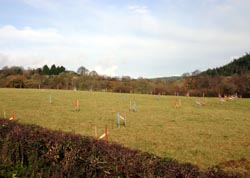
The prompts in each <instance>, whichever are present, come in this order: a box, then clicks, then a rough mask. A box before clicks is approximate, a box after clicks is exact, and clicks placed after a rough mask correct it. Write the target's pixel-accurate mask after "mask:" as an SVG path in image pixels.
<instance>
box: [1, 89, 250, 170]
mask: <svg viewBox="0 0 250 178" xmlns="http://www.w3.org/2000/svg"><path fill="white" fill-rule="evenodd" d="M50 94H51V95H52V104H50V103H49V95H50ZM130 98H131V100H132V101H133V99H134V98H135V99H136V103H137V112H136V113H134V112H129V110H128V108H129V101H130ZM175 98H176V97H173V96H161V97H160V98H159V97H158V96H152V95H132V94H119V93H98V92H83V91H76V92H74V91H62V90H40V91H39V90H31V89H28V90H27V89H26V90H19V89H18V90H16V89H0V107H1V110H2V111H1V113H0V116H2V115H3V110H5V111H6V113H7V116H8V117H10V115H11V112H12V111H14V112H15V116H16V118H17V119H19V121H20V122H23V123H34V124H38V125H41V126H44V127H47V128H50V129H56V130H64V131H69V132H75V133H80V134H84V135H90V136H94V135H95V131H94V126H95V125H96V126H97V132H98V135H101V134H103V133H104V126H105V125H108V128H109V134H110V135H109V139H110V140H111V141H117V142H119V143H122V144H124V145H125V146H128V147H132V148H137V149H140V150H143V151H148V152H153V153H156V154H157V155H159V156H167V157H172V158H175V159H177V160H178V161H181V162H191V163H193V164H197V165H199V166H200V167H201V168H207V167H208V166H212V165H215V164H218V163H220V162H224V161H228V160H231V159H240V158H243V157H245V158H248V159H249V158H250V129H249V128H250V118H249V115H250V110H249V104H250V100H249V99H239V100H234V101H228V102H226V103H225V104H220V103H219V102H218V99H217V98H207V103H208V105H207V106H204V107H202V108H198V107H197V106H196V104H195V101H196V100H197V98H192V97H190V98H187V97H179V99H181V102H182V108H180V109H175V108H174V107H173V100H174V99H175ZM74 99H79V104H80V112H78V113H76V112H74V109H73V101H74ZM132 104H133V103H132ZM117 112H121V115H123V116H126V118H127V127H126V128H122V127H121V128H120V129H118V128H117V127H116V120H117V118H116V114H117Z"/></svg>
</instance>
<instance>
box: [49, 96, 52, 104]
mask: <svg viewBox="0 0 250 178" xmlns="http://www.w3.org/2000/svg"><path fill="white" fill-rule="evenodd" d="M49 103H50V104H51V103H52V96H51V95H49Z"/></svg>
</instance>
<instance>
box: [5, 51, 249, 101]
mask: <svg viewBox="0 0 250 178" xmlns="http://www.w3.org/2000/svg"><path fill="white" fill-rule="evenodd" d="M249 56H250V55H249V54H246V55H244V56H242V57H240V58H239V59H235V60H234V61H233V62H232V63H229V64H228V65H225V66H223V67H220V68H216V69H208V70H207V71H205V72H200V71H198V70H196V71H194V72H192V73H191V74H189V73H185V75H183V76H182V77H176V78H159V79H146V78H142V77H140V78H138V79H133V78H131V77H129V76H123V77H109V76H103V75H98V73H97V72H96V71H90V72H89V70H88V69H87V68H85V67H83V66H81V67H79V68H78V70H77V72H74V71H67V70H66V69H65V67H63V66H60V67H59V66H56V65H52V66H51V67H50V68H49V67H48V66H47V65H45V66H43V67H42V68H38V69H24V68H22V67H3V68H2V69H1V70H0V87H9V88H48V89H68V90H73V89H77V90H91V91H107V92H122V93H142V94H162V95H187V94H189V95H190V96H203V93H204V94H205V95H206V96H218V94H219V93H220V94H221V95H233V94H236V93H237V94H238V95H242V96H243V97H250V67H249V66H250V65H249V64H250V58H249ZM236 69H237V70H236ZM222 71H223V72H222ZM239 71H240V72H239ZM229 74H230V75H229Z"/></svg>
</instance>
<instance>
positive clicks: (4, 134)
mask: <svg viewBox="0 0 250 178" xmlns="http://www.w3.org/2000/svg"><path fill="white" fill-rule="evenodd" d="M0 177H55V178H60V177H72V178H74V177H171V178H172V177H216V178H217V177H218V178H219V177H240V175H236V174H234V175H228V174H226V173H225V172H223V171H222V170H220V169H219V168H218V167H214V168H212V169H209V170H207V171H206V172H202V171H200V170H199V168H198V167H197V166H194V165H192V164H190V163H186V164H180V163H178V162H177V161H176V160H172V159H166V158H164V159H163V158H160V157H157V156H155V155H151V154H148V153H142V152H140V151H137V150H131V149H128V148H124V147H122V146H121V145H119V144H115V143H112V144H110V143H106V142H105V141H98V140H96V139H93V138H91V137H84V136H81V135H75V134H70V133H64V132H59V131H51V130H48V129H45V128H41V127H38V126H34V125H24V124H20V123H17V122H15V121H8V120H4V119H0Z"/></svg>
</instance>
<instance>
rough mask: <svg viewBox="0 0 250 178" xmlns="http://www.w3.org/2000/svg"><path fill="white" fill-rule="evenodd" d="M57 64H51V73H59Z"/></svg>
mask: <svg viewBox="0 0 250 178" xmlns="http://www.w3.org/2000/svg"><path fill="white" fill-rule="evenodd" d="M56 69H57V68H56V65H55V64H53V65H52V66H51V68H50V72H49V73H50V75H57V71H56Z"/></svg>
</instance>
